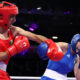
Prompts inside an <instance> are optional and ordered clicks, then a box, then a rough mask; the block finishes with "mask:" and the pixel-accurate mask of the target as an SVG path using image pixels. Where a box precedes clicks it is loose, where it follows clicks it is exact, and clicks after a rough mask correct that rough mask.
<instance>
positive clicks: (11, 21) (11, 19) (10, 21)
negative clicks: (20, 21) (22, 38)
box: [9, 15, 16, 25]
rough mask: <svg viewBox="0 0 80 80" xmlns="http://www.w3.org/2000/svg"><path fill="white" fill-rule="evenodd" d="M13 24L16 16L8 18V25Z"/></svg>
mask: <svg viewBox="0 0 80 80" xmlns="http://www.w3.org/2000/svg"><path fill="white" fill-rule="evenodd" d="M14 22H16V16H15V15H11V16H10V18H9V24H10V25H12V24H13V23H14Z"/></svg>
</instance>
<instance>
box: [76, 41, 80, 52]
mask: <svg viewBox="0 0 80 80" xmlns="http://www.w3.org/2000/svg"><path fill="white" fill-rule="evenodd" d="M79 51H80V41H78V42H77V45H76V53H78V52H79Z"/></svg>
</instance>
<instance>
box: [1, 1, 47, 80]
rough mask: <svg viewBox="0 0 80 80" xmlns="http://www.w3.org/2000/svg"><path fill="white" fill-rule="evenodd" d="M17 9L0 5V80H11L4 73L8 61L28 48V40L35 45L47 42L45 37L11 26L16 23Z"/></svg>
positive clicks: (3, 4)
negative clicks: (35, 43)
mask: <svg viewBox="0 0 80 80" xmlns="http://www.w3.org/2000/svg"><path fill="white" fill-rule="evenodd" d="M17 14H18V7H17V6H16V5H14V4H12V3H9V2H6V1H3V2H1V3H0V80H11V79H10V77H9V75H8V73H7V72H6V68H7V64H8V61H9V59H10V58H11V57H12V56H14V55H15V54H18V53H19V52H21V51H24V50H26V49H27V48H29V46H30V44H29V41H28V39H29V40H33V41H35V42H37V43H41V42H44V41H45V40H47V38H46V37H44V36H41V35H37V34H34V33H31V32H29V31H25V30H23V29H21V28H19V27H15V26H13V25H12V24H13V23H14V22H15V21H16V19H15V16H16V15H17Z"/></svg>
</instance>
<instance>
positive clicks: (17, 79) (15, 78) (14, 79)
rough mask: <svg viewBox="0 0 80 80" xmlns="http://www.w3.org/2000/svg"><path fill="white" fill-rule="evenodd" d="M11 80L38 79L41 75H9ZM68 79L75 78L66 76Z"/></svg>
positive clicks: (72, 79) (73, 79)
mask: <svg viewBox="0 0 80 80" xmlns="http://www.w3.org/2000/svg"><path fill="white" fill-rule="evenodd" d="M10 77H11V79H12V80H40V79H41V77H32V76H31V77H30V76H10ZM67 79H68V80H76V79H75V78H74V77H68V78H67Z"/></svg>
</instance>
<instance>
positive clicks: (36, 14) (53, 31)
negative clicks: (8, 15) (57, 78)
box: [0, 0, 80, 80]
mask: <svg viewBox="0 0 80 80" xmlns="http://www.w3.org/2000/svg"><path fill="white" fill-rule="evenodd" d="M0 1H2V0H0ZM5 1H9V2H11V3H14V4H16V5H17V6H18V7H19V15H17V16H16V22H15V23H14V25H15V26H19V27H21V28H23V29H24V30H27V31H30V32H32V33H36V34H40V35H44V36H46V37H48V38H50V39H53V40H54V41H55V42H60V41H61V42H68V43H70V42H71V39H72V36H73V35H74V34H76V33H80V23H79V21H80V15H79V14H80V8H79V7H78V8H77V9H75V8H74V9H73V13H72V0H5ZM74 10H75V11H74ZM30 44H31V46H30V48H29V49H28V50H26V51H24V52H22V53H20V54H18V55H15V56H13V57H12V58H11V59H10V61H9V64H8V67H7V72H8V73H9V75H10V76H11V78H12V79H13V80H40V77H41V76H42V74H43V73H44V71H45V69H46V66H47V63H48V60H42V59H41V58H40V57H39V56H38V54H37V52H36V48H37V46H38V45H39V44H37V43H36V42H33V41H30ZM67 76H68V78H69V80H75V78H74V72H73V71H72V72H70V73H68V74H67ZM19 77H21V78H19Z"/></svg>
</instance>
